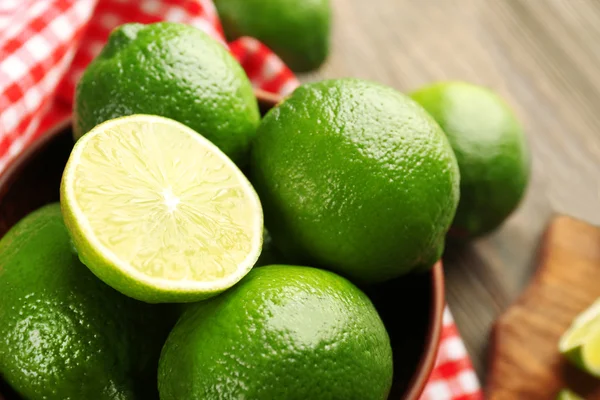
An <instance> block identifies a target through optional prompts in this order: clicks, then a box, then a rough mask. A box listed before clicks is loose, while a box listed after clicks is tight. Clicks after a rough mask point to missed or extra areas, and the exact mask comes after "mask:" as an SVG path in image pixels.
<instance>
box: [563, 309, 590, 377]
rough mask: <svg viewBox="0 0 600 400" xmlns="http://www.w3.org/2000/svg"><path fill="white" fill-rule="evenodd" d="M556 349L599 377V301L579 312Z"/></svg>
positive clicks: (578, 365)
mask: <svg viewBox="0 0 600 400" xmlns="http://www.w3.org/2000/svg"><path fill="white" fill-rule="evenodd" d="M558 349H559V351H560V352H561V354H563V355H564V356H565V357H566V358H567V359H568V360H569V361H571V362H572V363H573V364H575V365H576V366H577V367H579V368H581V369H582V370H584V371H586V372H587V373H589V374H590V375H593V376H596V377H600V301H599V300H596V302H594V304H592V305H591V306H590V307H589V308H588V309H586V310H585V311H583V312H582V313H581V314H579V315H578V316H577V317H576V318H575V319H574V320H573V323H572V324H571V326H570V327H569V329H567V331H566V332H565V333H564V334H563V336H562V337H561V338H560V342H559V344H558Z"/></svg>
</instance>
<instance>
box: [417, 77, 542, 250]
mask: <svg viewBox="0 0 600 400" xmlns="http://www.w3.org/2000/svg"><path fill="white" fill-rule="evenodd" d="M411 96H412V98H413V99H414V100H416V101H417V102H418V103H419V104H421V105H422V106H423V107H424V108H425V109H426V110H427V111H428V112H429V113H430V114H431V116H432V117H433V118H434V119H435V120H436V121H437V122H438V124H439V125H440V126H441V128H442V129H443V130H444V132H446V135H447V136H448V139H449V141H450V144H451V145H452V148H453V149H454V153H455V154H456V159H457V160H458V166H459V169H460V176H461V181H460V203H459V205H458V210H457V211H456V217H455V219H454V222H453V223H452V228H451V230H450V236H451V237H454V238H457V239H470V238H474V237H477V236H481V235H484V234H486V233H489V232H490V231H492V230H494V229H496V228H497V227H498V226H500V225H501V224H502V222H504V221H505V220H506V218H507V217H508V216H509V215H510V214H511V213H512V212H513V211H514V210H515V209H516V208H517V206H518V205H519V202H520V201H521V199H522V197H523V194H524V193H525V189H526V188H527V183H528V181H529V174H530V153H529V148H528V145H527V140H526V137H525V133H524V131H523V128H522V127H521V124H520V123H519V121H518V120H517V118H516V116H515V115H514V113H513V111H512V110H511V109H510V108H509V107H508V105H507V104H506V103H505V102H504V101H503V100H502V99H501V98H500V97H499V96H498V95H497V94H495V93H494V92H492V91H491V90H489V89H487V88H484V87H481V86H477V85H473V84H470V83H464V82H442V83H436V84H433V85H430V86H426V87H424V88H422V89H419V90H417V91H416V92H414V93H413V94H412V95H411Z"/></svg>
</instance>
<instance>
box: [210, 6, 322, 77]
mask: <svg viewBox="0 0 600 400" xmlns="http://www.w3.org/2000/svg"><path fill="white" fill-rule="evenodd" d="M215 5H216V6H217V10H218V12H219V16H220V17H221V21H222V23H223V29H224V30H225V34H226V35H227V37H228V39H230V40H232V39H236V38H238V37H240V36H252V37H255V38H257V39H259V40H260V41H262V42H263V43H265V44H266V45H267V46H269V47H270V48H271V49H272V50H273V51H274V52H275V53H277V55H279V57H281V59H282V60H283V61H284V62H285V63H286V64H288V65H289V66H290V68H292V69H293V70H294V71H299V72H305V71H309V70H312V69H315V68H317V67H319V66H320V65H321V64H322V63H323V61H325V59H326V58H327V54H328V52H329V32H330V24H331V10H330V7H329V0H216V1H215Z"/></svg>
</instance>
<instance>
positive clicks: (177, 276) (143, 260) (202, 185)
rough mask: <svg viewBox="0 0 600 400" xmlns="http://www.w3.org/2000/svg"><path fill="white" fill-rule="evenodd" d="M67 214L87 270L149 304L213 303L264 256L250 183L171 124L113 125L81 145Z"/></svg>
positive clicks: (144, 118)
mask: <svg viewBox="0 0 600 400" xmlns="http://www.w3.org/2000/svg"><path fill="white" fill-rule="evenodd" d="M61 208H62V212H63V215H64V218H65V223H66V225H67V227H68V229H69V231H70V233H71V236H72V239H73V243H74V245H75V247H76V249H77V251H78V253H79V257H80V258H81V260H82V261H83V263H84V264H85V265H87V266H88V268H89V269H90V270H91V271H92V272H93V273H94V274H96V275H97V276H98V277H99V278H100V279H102V280H103V281H104V282H106V283H107V284H109V285H110V286H112V287H113V288H115V289H117V290H118V291H120V292H122V293H123V294H125V295H127V296H130V297H133V298H136V299H139V300H142V301H146V302H149V303H160V302H188V301H196V300H201V299H204V298H207V297H211V296H213V295H216V294H218V293H220V292H222V291H223V290H225V289H227V288H229V287H231V286H233V285H234V284H235V283H236V282H238V281H239V280H240V279H242V277H244V275H246V274H247V273H248V272H249V271H250V269H251V268H252V266H253V265H254V263H255V262H256V260H257V259H258V257H259V255H260V249H261V245H262V231H263V215H262V208H261V205H260V201H259V199H258V196H257V195H256V193H255V191H254V189H253V188H252V186H251V184H250V182H248V180H247V179H246V177H245V176H244V174H243V173H242V172H241V171H240V170H239V169H238V168H237V167H236V166H235V164H234V163H233V162H232V161H231V160H230V159H229V158H227V156H226V155H225V154H224V153H223V152H222V151H221V150H219V149H218V148H217V147H216V146H215V145H213V144H212V143H211V142H209V141H208V140H207V139H206V138H204V137H203V136H201V135H199V134H198V133H196V132H195V131H193V130H192V129H190V128H188V127H186V126H185V125H183V124H180V123H179V122H176V121H173V120H171V119H168V118H163V117H158V116H150V115H132V116H128V117H122V118H117V119H113V120H110V121H107V122H104V123H102V124H100V125H98V126H96V127H95V128H94V129H92V130H91V131H90V132H88V133H87V134H86V135H84V136H83V137H82V138H81V139H79V141H78V142H77V144H76V145H75V147H74V148H73V152H72V153H71V156H70V158H69V161H68V163H67V166H66V167H65V171H64V174H63V179H62V184H61Z"/></svg>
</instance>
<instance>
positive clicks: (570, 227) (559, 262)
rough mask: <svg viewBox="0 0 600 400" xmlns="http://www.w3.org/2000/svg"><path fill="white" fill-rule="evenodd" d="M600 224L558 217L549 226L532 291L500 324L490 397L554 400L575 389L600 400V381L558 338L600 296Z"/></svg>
mask: <svg viewBox="0 0 600 400" xmlns="http://www.w3.org/2000/svg"><path fill="white" fill-rule="evenodd" d="M598 282H600V228H596V227H594V226H591V225H589V224H586V223H584V222H581V221H578V220H575V219H572V218H569V217H558V218H556V219H555V220H554V221H553V222H552V223H551V225H550V226H549V228H548V230H547V232H546V235H545V237H544V240H543V243H542V246H541V248H540V253H539V267H538V270H537V272H536V274H535V277H534V278H533V280H532V283H531V284H530V285H529V286H528V288H527V290H526V291H525V292H524V293H523V295H522V296H520V297H519V299H518V301H517V302H516V303H515V304H513V305H512V306H511V307H510V308H509V309H508V310H507V311H506V312H505V313H504V314H503V315H502V316H501V317H500V318H499V319H498V321H497V322H496V324H495V327H494V331H493V336H492V338H493V339H492V342H491V343H492V348H491V356H490V357H491V359H490V376H489V385H488V398H489V399H490V400H514V399H528V400H546V399H553V398H555V397H556V395H557V393H558V392H559V391H560V390H561V389H562V388H564V387H569V388H572V389H574V390H576V391H577V392H579V393H580V394H582V395H585V396H586V399H600V381H598V380H596V379H593V378H591V377H589V376H587V375H586V374H585V373H583V372H581V371H579V370H577V369H575V368H574V367H572V366H571V365H570V364H569V363H568V362H566V361H565V359H564V358H563V357H562V356H561V355H560V353H559V352H558V342H559V340H560V337H561V336H562V334H563V333H564V332H565V331H566V330H567V328H568V327H569V325H570V324H571V322H572V321H573V319H574V318H575V317H576V316H577V315H578V314H579V313H581V312H582V311H583V310H585V309H586V308H587V307H589V305H590V304H591V303H592V302H593V301H594V300H596V299H597V298H598V297H600V285H598Z"/></svg>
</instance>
